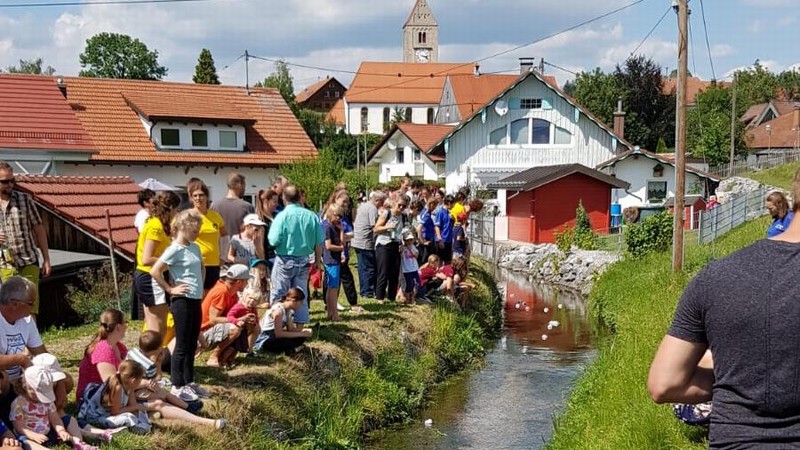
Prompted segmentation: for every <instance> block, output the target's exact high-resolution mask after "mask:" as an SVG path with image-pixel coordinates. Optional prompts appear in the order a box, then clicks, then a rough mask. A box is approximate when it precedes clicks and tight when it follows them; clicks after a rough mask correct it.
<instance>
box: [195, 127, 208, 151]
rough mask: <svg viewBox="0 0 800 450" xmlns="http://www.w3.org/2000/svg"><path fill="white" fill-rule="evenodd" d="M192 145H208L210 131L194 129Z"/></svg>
mask: <svg viewBox="0 0 800 450" xmlns="http://www.w3.org/2000/svg"><path fill="white" fill-rule="evenodd" d="M192 147H208V131H206V130H192Z"/></svg>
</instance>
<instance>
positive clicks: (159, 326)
mask: <svg viewBox="0 0 800 450" xmlns="http://www.w3.org/2000/svg"><path fill="white" fill-rule="evenodd" d="M168 312H169V306H167V305H155V306H145V307H144V323H145V325H146V327H147V329H148V330H153V331H158V332H159V333H161V335H162V336H163V335H164V332H165V331H166V330H167V313H168Z"/></svg>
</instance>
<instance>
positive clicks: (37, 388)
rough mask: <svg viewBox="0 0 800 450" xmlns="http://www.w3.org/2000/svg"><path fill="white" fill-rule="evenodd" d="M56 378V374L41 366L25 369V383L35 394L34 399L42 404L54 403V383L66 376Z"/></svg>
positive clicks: (61, 373)
mask: <svg viewBox="0 0 800 450" xmlns="http://www.w3.org/2000/svg"><path fill="white" fill-rule="evenodd" d="M59 373H60V375H61V376H62V377H61V378H57V377H56V376H54V375H56V373H55V372H52V371H50V369H48V368H46V367H43V366H36V365H34V366H30V367H28V368H27V369H25V383H27V384H28V386H29V387H30V388H31V389H33V391H34V392H35V393H36V398H37V399H38V400H39V401H40V402H42V403H55V401H56V393H55V391H54V390H53V386H55V384H56V381H59V380H63V379H64V377H65V376H66V375H64V373H63V372H59Z"/></svg>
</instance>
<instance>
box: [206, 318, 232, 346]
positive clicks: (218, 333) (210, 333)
mask: <svg viewBox="0 0 800 450" xmlns="http://www.w3.org/2000/svg"><path fill="white" fill-rule="evenodd" d="M233 326H234V325H233V324H232V323H215V324H214V326H212V327H211V328H209V329H207V330H205V331H203V337H204V338H205V340H206V346H207V348H209V349H211V348H214V347H216V346H217V345H219V343H220V342H222V341H224V340H225V339H228V337H229V336H230V335H231V328H232V327H233Z"/></svg>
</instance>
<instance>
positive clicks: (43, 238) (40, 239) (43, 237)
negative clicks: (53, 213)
mask: <svg viewBox="0 0 800 450" xmlns="http://www.w3.org/2000/svg"><path fill="white" fill-rule="evenodd" d="M33 234H34V237H35V238H36V246H37V247H39V250H41V251H42V258H43V259H44V261H42V277H43V278H46V277H49V276H50V248H49V247H48V246H47V232H46V231H45V229H44V225H42V224H41V223H39V224H37V225H34V226H33Z"/></svg>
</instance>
